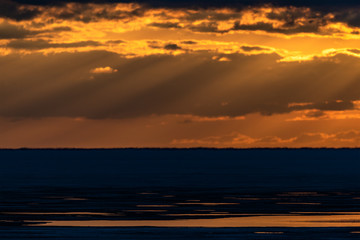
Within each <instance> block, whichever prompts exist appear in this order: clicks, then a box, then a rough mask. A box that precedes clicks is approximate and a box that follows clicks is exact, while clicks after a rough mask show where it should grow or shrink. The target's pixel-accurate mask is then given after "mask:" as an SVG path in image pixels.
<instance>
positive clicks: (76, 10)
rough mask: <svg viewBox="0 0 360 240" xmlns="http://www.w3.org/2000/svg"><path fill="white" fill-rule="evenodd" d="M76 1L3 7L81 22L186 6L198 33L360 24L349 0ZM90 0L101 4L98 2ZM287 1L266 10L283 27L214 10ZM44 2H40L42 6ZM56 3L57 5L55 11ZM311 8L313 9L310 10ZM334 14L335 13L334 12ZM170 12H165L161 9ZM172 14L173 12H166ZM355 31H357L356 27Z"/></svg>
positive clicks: (12, 13) (19, 0)
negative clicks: (223, 24) (120, 6)
mask: <svg viewBox="0 0 360 240" xmlns="http://www.w3.org/2000/svg"><path fill="white" fill-rule="evenodd" d="M71 2H72V3H75V4H71V5H65V4H66V3H68V1H63V0H57V1H46V0H30V1H25V0H14V1H10V0H2V8H1V9H0V17H3V18H8V19H13V20H17V21H20V20H29V19H33V18H34V17H36V16H38V15H39V14H41V13H43V12H48V14H49V15H51V16H52V17H53V18H56V19H63V20H76V21H82V22H93V21H99V20H100V19H109V20H112V19H115V20H124V21H129V20H131V19H134V18H136V17H141V16H144V13H145V12H146V11H147V10H148V9H150V8H157V7H166V8H181V10H182V11H184V13H186V14H185V15H184V16H182V17H180V18H179V19H178V20H180V21H183V22H185V23H190V26H189V28H190V29H191V30H193V31H197V32H215V33H225V32H228V31H230V30H233V31H236V30H251V31H255V30H263V31H267V32H274V33H283V34H296V33H309V32H315V33H318V32H319V28H321V27H322V26H324V25H326V24H327V23H329V22H337V21H339V22H344V23H346V24H348V25H350V26H353V27H359V26H360V14H359V9H360V6H359V4H358V2H355V1H350V0H345V1H341V2H339V1H335V0H333V1H326V2H325V1H320V0H317V1H310V0H304V1H300V0H298V1H290V0H273V1H271V0H239V1H237V0H223V1H205V0H198V1H190V0H181V1H180V0H176V1H172V0H156V1H155V0H138V1H127V0H123V1H121V0H118V1H116V0H108V1H100V0H99V1H90V0H77V1H71ZM130 2H135V3H139V4H141V5H140V7H137V8H135V9H129V10H115V9H113V8H111V7H109V6H108V5H104V3H130ZM88 3H98V4H99V5H97V6H95V5H92V4H88ZM264 4H267V6H273V7H277V6H286V7H287V8H284V9H283V10H281V11H272V12H270V13H268V14H267V17H268V18H269V19H273V20H279V21H282V22H283V25H282V26H280V27H278V26H277V27H274V26H273V25H272V24H270V23H266V22H258V23H256V24H240V23H239V22H236V23H235V24H234V27H233V28H232V29H228V30H227V31H225V30H219V29H218V25H217V24H218V23H217V22H218V21H228V20H236V19H239V18H241V12H240V11H233V12H218V11H213V9H214V8H216V7H226V8H231V9H235V10H242V9H249V8H251V7H259V6H264ZM39 6H41V7H39ZM51 6H57V8H56V10H54V9H52V10H51V11H50V7H51ZM308 8H310V10H309V9H308ZM189 9H197V10H200V9H203V10H204V9H206V11H205V10H204V11H195V12H194V11H188V10H189ZM330 13H331V16H334V18H331V17H330V15H329V14H330ZM162 14H163V15H164V16H166V13H162ZM167 17H168V18H169V19H170V18H171V17H169V16H167ZM198 20H206V21H207V22H203V23H201V24H199V25H196V26H191V23H192V22H195V21H198ZM149 25H150V26H153V27H158V28H168V29H176V28H181V26H180V25H179V24H178V23H174V22H171V21H169V22H155V23H150V24H149ZM353 34H357V32H356V31H354V32H353Z"/></svg>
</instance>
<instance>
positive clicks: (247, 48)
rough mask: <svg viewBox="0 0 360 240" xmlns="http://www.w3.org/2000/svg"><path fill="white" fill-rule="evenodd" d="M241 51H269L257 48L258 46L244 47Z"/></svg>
mask: <svg viewBox="0 0 360 240" xmlns="http://www.w3.org/2000/svg"><path fill="white" fill-rule="evenodd" d="M241 49H242V50H243V51H245V52H251V51H262V50H267V48H263V47H257V46H242V47H241Z"/></svg>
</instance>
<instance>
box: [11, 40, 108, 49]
mask: <svg viewBox="0 0 360 240" xmlns="http://www.w3.org/2000/svg"><path fill="white" fill-rule="evenodd" d="M100 45H101V44H100V43H98V42H95V41H81V42H72V43H51V42H48V41H46V40H43V39H39V40H23V39H18V40H13V41H10V42H9V43H8V44H6V45H5V46H6V47H8V48H14V49H28V50H38V49H46V48H75V47H87V46H100Z"/></svg>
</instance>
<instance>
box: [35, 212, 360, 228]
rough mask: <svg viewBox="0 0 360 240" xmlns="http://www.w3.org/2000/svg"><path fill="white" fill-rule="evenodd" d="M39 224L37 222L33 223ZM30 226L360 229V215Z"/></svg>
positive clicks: (59, 222) (55, 223)
mask: <svg viewBox="0 0 360 240" xmlns="http://www.w3.org/2000/svg"><path fill="white" fill-rule="evenodd" d="M34 222H35V223H36V221H34ZM30 225H31V226H68V227H71V226H73V227H208V228H222V227H360V214H334V215H292V214H288V215H272V216H268V215H267V216H249V217H247V216H244V217H228V218H213V219H175V220H84V221H62V220H60V221H56V220H55V221H49V222H45V223H44V221H41V222H40V221H39V222H38V224H30Z"/></svg>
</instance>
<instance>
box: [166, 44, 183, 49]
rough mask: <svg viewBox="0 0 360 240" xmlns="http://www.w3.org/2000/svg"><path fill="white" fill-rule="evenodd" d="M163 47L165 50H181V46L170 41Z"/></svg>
mask: <svg viewBox="0 0 360 240" xmlns="http://www.w3.org/2000/svg"><path fill="white" fill-rule="evenodd" d="M164 49H166V50H181V49H182V48H181V47H180V46H179V45H177V44H173V43H170V44H166V45H165V46H164Z"/></svg>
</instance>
